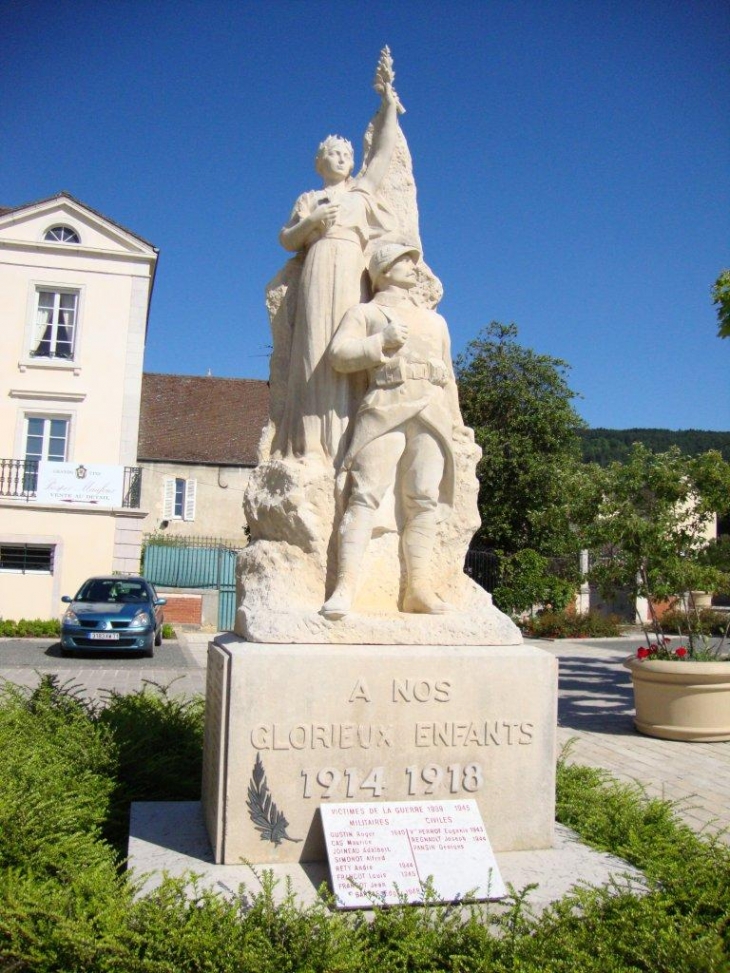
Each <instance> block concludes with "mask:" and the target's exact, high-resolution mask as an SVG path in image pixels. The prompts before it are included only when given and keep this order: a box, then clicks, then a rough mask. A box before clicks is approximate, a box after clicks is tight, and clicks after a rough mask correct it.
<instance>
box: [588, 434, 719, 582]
mask: <svg viewBox="0 0 730 973" xmlns="http://www.w3.org/2000/svg"><path fill="white" fill-rule="evenodd" d="M578 506H580V511H579V513H578V514H577V517H576V522H578V523H579V524H580V529H579V531H578V533H579V534H580V537H581V542H582V544H583V546H585V547H587V548H588V549H589V550H591V551H592V552H593V554H594V558H595V559H594V566H593V568H592V569H591V576H592V580H594V581H595V582H597V583H598V584H599V585H600V586H601V587H602V588H603V589H604V590H611V589H616V588H626V589H628V590H629V591H630V592H631V593H632V594H633V595H634V596H643V597H646V598H648V599H649V600H650V601H657V600H663V599H666V598H672V597H676V596H679V595H681V594H683V593H684V592H686V591H692V590H710V591H714V590H718V589H720V588H722V587H723V586H726V584H727V580H728V579H727V576H725V575H724V574H723V572H722V571H721V570H720V569H718V568H717V567H715V566H714V565H712V564H710V563H708V560H707V558H706V556H705V552H706V550H707V548H708V545H709V541H708V539H707V527H708V525H709V524H710V523H711V522H712V520H713V519H714V517H715V514H717V513H719V514H722V513H724V512H725V511H726V510H727V509H728V507H730V463H727V462H725V461H724V460H723V459H722V457H721V456H720V454H719V453H718V452H714V451H711V452H707V453H704V454H702V455H701V456H694V457H690V456H685V455H683V454H682V453H681V452H680V451H679V449H677V448H676V447H673V448H672V449H670V450H668V451H667V452H665V453H652V452H651V450H649V449H648V448H647V447H646V446H644V445H643V444H642V443H635V444H634V446H633V448H632V450H631V453H630V455H629V457H628V459H627V461H626V462H625V463H612V464H611V465H610V466H609V467H606V468H603V469H602V468H599V467H594V468H593V473H592V475H591V476H590V477H586V478H585V479H584V481H583V483H582V499H581V502H580V505H576V507H575V509H578Z"/></svg>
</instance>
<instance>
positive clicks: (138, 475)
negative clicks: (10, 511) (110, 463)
mask: <svg viewBox="0 0 730 973" xmlns="http://www.w3.org/2000/svg"><path fill="white" fill-rule="evenodd" d="M37 489H38V460H35V459H0V498H3V497H13V498H16V499H18V500H25V501H27V502H28V503H30V502H32V501H33V500H35V499H36V494H37ZM141 495H142V469H141V467H139V466H125V467H124V485H123V487H122V507H127V508H129V509H131V510H137V509H139V505H140V498H141Z"/></svg>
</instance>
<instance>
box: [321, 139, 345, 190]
mask: <svg viewBox="0 0 730 973" xmlns="http://www.w3.org/2000/svg"><path fill="white" fill-rule="evenodd" d="M353 166H354V159H353V158H352V152H350V150H349V148H348V147H347V146H346V145H345V144H344V143H343V142H331V143H330V144H329V145H328V146H327V147H326V148H325V149H324V150H323V151H322V152H321V154H320V156H319V158H318V160H317V171H318V172H319V174H320V176H322V178H323V179H324V181H325V182H326V183H333V182H335V183H336V182H342V180H343V179H347V177H348V176H349V175H350V173H351V172H352V169H353Z"/></svg>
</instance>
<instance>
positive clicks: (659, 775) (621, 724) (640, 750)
mask: <svg viewBox="0 0 730 973" xmlns="http://www.w3.org/2000/svg"><path fill="white" fill-rule="evenodd" d="M627 641H628V640H623V639H611V640H606V639H603V640H601V641H600V644H599V643H594V642H592V641H591V640H590V639H585V640H581V641H575V642H567V641H561V642H543V641H540V642H534V643H531V644H534V645H536V646H538V647H539V648H542V649H545V650H547V651H548V652H552V653H553V654H554V655H556V656H557V657H558V659H559V662H560V682H559V685H560V691H559V701H558V744H559V746H565V745H566V744H569V745H570V752H569V757H568V759H569V762H570V763H578V764H583V765H587V766H590V767H599V768H602V769H604V770H607V771H608V772H609V773H611V774H612V775H613V776H614V777H617V778H619V779H620V780H625V781H635V782H637V783H639V784H640V785H641V786H642V787H643V789H644V790H645V792H646V794H647V795H648V796H650V797H661V798H663V799H664V800H668V801H674V802H677V811H678V813H680V815H681V817H682V818H683V820H684V821H685V822H686V823H687V824H688V825H690V827H692V828H695V829H696V830H701V829H703V828H709V829H711V830H713V831H720V832H721V831H723V830H725V829H730V742H728V743H681V742H679V741H674V740H657V739H654V738H653V737H648V736H643V735H642V734H641V733H637V732H636V730H635V729H634V724H633V717H634V701H633V690H632V688H631V676H630V674H629V672H628V670H627V669H624V668H623V666H622V664H621V663H622V662H623V660H624V659H625V658H626V656H627V655H630V654H631V652H632V648H633V645H634V643H633V642H630V643H628V644H627ZM723 839H724V840H725V841H726V842H728V843H730V831H727V830H726V831H725V834H724V835H723Z"/></svg>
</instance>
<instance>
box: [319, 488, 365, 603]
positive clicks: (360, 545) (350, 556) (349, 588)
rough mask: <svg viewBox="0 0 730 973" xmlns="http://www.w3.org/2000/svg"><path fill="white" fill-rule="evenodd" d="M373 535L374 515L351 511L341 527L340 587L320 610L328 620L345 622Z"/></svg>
mask: <svg viewBox="0 0 730 973" xmlns="http://www.w3.org/2000/svg"><path fill="white" fill-rule="evenodd" d="M372 532H373V511H372V510H370V509H369V508H368V507H361V506H359V505H356V506H353V507H351V508H350V509H349V510H348V511H347V513H346V514H345V516H344V518H343V521H342V526H341V527H340V538H339V540H340V543H339V554H338V563H337V584H336V585H335V590H334V591H333V592H332V594H331V595H330V597H329V598H328V599H327V601H326V602H325V603H324V605H322V607H321V608H320V610H319V613H320V615H323V616H324V617H325V618H329V619H338V618H344V616H345V615H347V613H348V612H349V611H350V609H351V608H352V602H353V601H354V599H355V593H356V592H357V582H358V578H359V574H360V566H361V564H362V559H363V557H364V556H365V551H366V550H367V547H368V544H369V543H370V537H371V536H372Z"/></svg>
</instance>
